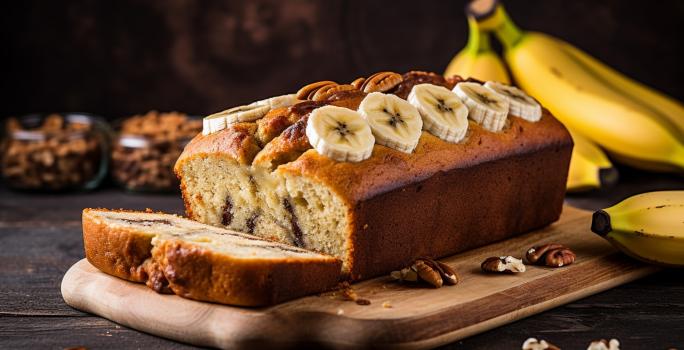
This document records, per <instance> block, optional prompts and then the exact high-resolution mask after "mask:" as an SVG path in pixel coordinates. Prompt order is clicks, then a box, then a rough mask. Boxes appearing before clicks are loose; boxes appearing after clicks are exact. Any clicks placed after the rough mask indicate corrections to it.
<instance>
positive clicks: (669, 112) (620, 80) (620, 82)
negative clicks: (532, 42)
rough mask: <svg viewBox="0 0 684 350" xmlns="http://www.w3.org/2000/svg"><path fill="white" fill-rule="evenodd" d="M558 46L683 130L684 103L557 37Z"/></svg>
mask: <svg viewBox="0 0 684 350" xmlns="http://www.w3.org/2000/svg"><path fill="white" fill-rule="evenodd" d="M557 40H558V43H559V44H560V46H561V47H562V48H563V49H564V50H565V51H566V52H567V53H568V54H570V55H572V56H573V57H574V58H575V59H577V60H578V61H580V62H581V63H582V64H584V65H586V66H587V67H588V68H589V69H591V70H592V71H593V72H594V73H595V74H597V75H598V76H599V77H600V78H602V79H603V80H605V81H607V82H608V83H610V84H612V85H614V86H617V87H618V88H619V89H621V90H622V91H623V92H624V93H625V94H628V95H629V96H630V97H631V98H634V99H636V100H640V101H641V102H643V103H644V104H647V105H649V106H651V107H652V108H654V109H656V110H658V111H659V112H660V113H661V114H662V115H663V116H664V117H666V118H667V119H669V120H670V121H671V122H672V123H673V124H675V125H676V126H677V128H678V129H679V131H681V132H684V105H682V103H681V102H679V101H677V100H675V99H673V98H672V97H670V96H667V95H665V94H663V93H662V92H660V91H657V90H654V89H652V88H650V87H648V86H646V85H644V84H642V83H640V82H638V81H636V80H633V79H631V78H629V77H627V76H625V75H623V74H621V73H620V72H618V71H616V70H615V69H613V68H611V67H609V66H608V65H606V64H604V63H603V62H601V61H599V60H597V59H596V58H594V57H592V56H590V55H589V54H587V53H586V52H584V51H582V50H580V49H578V48H576V47H574V46H572V45H570V44H568V43H567V42H565V41H562V40H560V39H557Z"/></svg>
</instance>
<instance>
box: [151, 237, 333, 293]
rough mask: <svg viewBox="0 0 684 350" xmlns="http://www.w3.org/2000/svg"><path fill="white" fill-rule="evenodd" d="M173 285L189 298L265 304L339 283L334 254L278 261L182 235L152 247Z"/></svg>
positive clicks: (171, 287) (322, 289) (175, 290)
mask: <svg viewBox="0 0 684 350" xmlns="http://www.w3.org/2000/svg"><path fill="white" fill-rule="evenodd" d="M153 256H154V260H155V261H158V262H159V265H160V268H161V270H162V271H163V272H164V275H165V276H166V278H167V280H168V282H169V288H170V289H171V290H173V292H174V293H175V294H177V295H180V296H182V297H185V298H189V299H195V300H204V301H211V302H217V303H222V304H230V305H242V306H262V305H271V304H275V303H279V302H282V301H285V300H289V299H293V298H296V297H299V296H303V295H307V294H311V293H316V292H321V291H324V290H327V289H330V288H332V287H334V286H335V285H336V283H337V282H338V278H339V271H340V263H339V261H336V260H335V259H332V258H330V259H328V260H323V259H321V260H320V261H308V260H307V261H305V260H301V259H285V260H280V261H278V262H276V263H273V262H271V261H265V260H256V259H236V258H231V257H229V256H226V255H223V254H217V253H215V252H214V251H211V250H206V249H203V248H201V247H199V246H196V245H193V244H190V243H188V242H183V241H179V240H166V241H164V242H162V243H161V244H160V245H159V246H156V247H155V248H154V250H153Z"/></svg>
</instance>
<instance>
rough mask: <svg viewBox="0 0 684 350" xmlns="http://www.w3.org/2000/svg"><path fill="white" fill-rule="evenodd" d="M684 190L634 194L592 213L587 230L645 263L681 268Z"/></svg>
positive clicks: (683, 257) (683, 254)
mask: <svg viewBox="0 0 684 350" xmlns="http://www.w3.org/2000/svg"><path fill="white" fill-rule="evenodd" d="M682 218H684V191H660V192H650V193H644V194H640V195H636V196H633V197H630V198H627V199H625V200H624V201H622V202H620V203H618V204H616V205H615V206H612V207H610V208H606V209H603V210H599V211H597V212H595V213H594V216H593V219H592V223H591V230H592V231H594V232H595V233H597V234H599V235H601V236H602V237H603V238H605V239H607V240H608V241H609V242H610V243H612V244H613V245H614V246H615V247H616V248H618V249H620V250H621V251H623V252H624V253H626V254H628V255H630V256H632V257H634V258H637V259H639V260H643V261H646V262H649V263H654V264H658V265H665V266H680V267H683V266H684V221H683V220H682Z"/></svg>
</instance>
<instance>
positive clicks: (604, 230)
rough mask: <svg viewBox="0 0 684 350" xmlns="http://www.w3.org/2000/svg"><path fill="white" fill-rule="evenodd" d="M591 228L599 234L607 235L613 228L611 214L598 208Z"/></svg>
mask: <svg viewBox="0 0 684 350" xmlns="http://www.w3.org/2000/svg"><path fill="white" fill-rule="evenodd" d="M591 230H592V231H594V233H596V234H598V235H599V236H605V235H607V234H608V232H610V231H612V230H613V228H612V227H611V226H610V215H609V214H608V213H607V212H605V211H604V210H598V211H596V212H595V213H594V215H593V216H592V218H591Z"/></svg>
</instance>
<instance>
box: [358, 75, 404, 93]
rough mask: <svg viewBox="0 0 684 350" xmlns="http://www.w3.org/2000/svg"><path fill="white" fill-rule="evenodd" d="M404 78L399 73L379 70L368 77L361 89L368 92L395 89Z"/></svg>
mask: <svg viewBox="0 0 684 350" xmlns="http://www.w3.org/2000/svg"><path fill="white" fill-rule="evenodd" d="M357 80H358V79H357ZM403 80H404V79H403V78H402V77H401V75H400V74H399V73H394V72H379V73H375V74H373V75H371V76H370V77H368V78H367V79H366V80H365V81H364V82H363V85H361V88H360V90H361V91H363V92H366V93H371V92H386V91H390V90H392V89H394V88H395V87H396V86H397V85H399V84H400V83H401V82H402V81H403Z"/></svg>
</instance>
